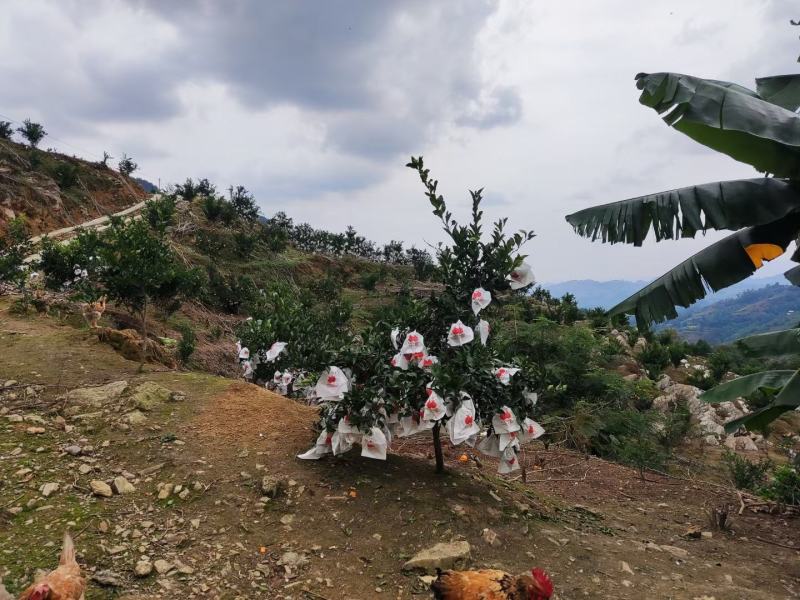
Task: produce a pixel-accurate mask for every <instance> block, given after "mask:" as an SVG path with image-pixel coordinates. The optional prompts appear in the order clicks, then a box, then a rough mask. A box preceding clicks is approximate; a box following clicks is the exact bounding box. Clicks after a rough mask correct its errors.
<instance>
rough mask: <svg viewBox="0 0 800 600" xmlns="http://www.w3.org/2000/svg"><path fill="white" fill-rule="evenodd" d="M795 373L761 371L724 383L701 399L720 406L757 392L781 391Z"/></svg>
mask: <svg viewBox="0 0 800 600" xmlns="http://www.w3.org/2000/svg"><path fill="white" fill-rule="evenodd" d="M794 373H795V372H794V371H792V370H791V369H790V370H781V371H761V372H760V373H753V374H752V375H745V376H744V377H739V378H737V379H734V380H733V381H728V382H727V383H722V384H720V385H718V386H716V387H714V388H711V389H710V390H708V391H707V392H704V393H703V394H702V395H701V396H700V399H701V400H703V401H704V402H708V403H709V404H719V403H720V402H729V401H731V400H736V399H737V398H741V397H742V396H747V395H749V394H752V393H753V392H755V391H756V390H759V389H762V388H766V389H771V390H779V389H781V388H782V387H783V386H784V385H786V382H787V381H789V379H791V377H792V375H794Z"/></svg>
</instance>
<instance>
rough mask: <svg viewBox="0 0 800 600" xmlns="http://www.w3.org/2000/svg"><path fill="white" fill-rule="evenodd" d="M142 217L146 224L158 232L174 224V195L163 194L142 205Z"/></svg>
mask: <svg viewBox="0 0 800 600" xmlns="http://www.w3.org/2000/svg"><path fill="white" fill-rule="evenodd" d="M143 213H144V218H145V220H146V221H147V224H148V225H150V227H152V228H153V229H154V230H156V231H157V232H159V233H162V234H163V233H164V232H166V230H167V227H170V226H172V225H174V224H175V196H173V195H165V196H161V198H159V199H157V200H150V201H148V202H147V203H146V204H145V205H144V211H143Z"/></svg>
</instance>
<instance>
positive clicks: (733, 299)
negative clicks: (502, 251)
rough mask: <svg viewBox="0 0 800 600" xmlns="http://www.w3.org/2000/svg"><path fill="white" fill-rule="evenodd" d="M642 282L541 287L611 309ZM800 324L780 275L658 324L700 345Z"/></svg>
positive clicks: (799, 294)
mask: <svg viewBox="0 0 800 600" xmlns="http://www.w3.org/2000/svg"><path fill="white" fill-rule="evenodd" d="M647 283H648V282H646V281H626V280H616V281H592V280H576V281H565V282H563V283H556V284H542V287H544V288H546V289H547V290H549V291H550V293H551V294H553V295H554V296H557V297H560V296H563V295H564V294H566V293H571V294H574V295H575V297H576V298H577V300H578V305H579V306H581V307H584V308H591V307H595V306H600V307H602V308H606V309H608V308H611V307H612V306H614V305H615V304H617V303H618V302H620V301H622V300H624V299H625V298H627V297H628V296H630V295H631V294H633V293H634V292H636V291H638V290H639V289H641V288H642V287H643V286H645V285H647ZM798 322H800V288H798V287H795V286H792V285H787V282H786V279H784V277H783V275H776V276H774V277H762V278H750V279H746V280H745V281H742V282H740V283H738V284H736V285H733V286H731V287H729V288H725V289H724V290H720V291H719V292H717V293H712V294H709V295H708V296H706V297H705V298H704V299H703V300H700V301H699V302H697V303H695V304H693V305H692V306H690V307H689V308H679V309H678V317H677V318H675V319H673V320H672V321H668V322H666V323H663V324H660V325H659V326H658V328H659V329H661V328H665V327H669V328H672V329H675V330H677V331H678V333H680V334H681V336H682V337H683V338H685V339H687V340H690V341H695V340H698V339H701V338H702V339H705V340H706V341H708V342H711V343H714V344H719V343H725V342H730V341H733V340H735V339H737V338H740V337H743V336H746V335H752V334H755V333H763V332H766V331H776V330H779V329H786V328H790V327H795V326H796V325H797V324H798Z"/></svg>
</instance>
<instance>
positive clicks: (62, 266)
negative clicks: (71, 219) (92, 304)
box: [39, 229, 102, 300]
mask: <svg viewBox="0 0 800 600" xmlns="http://www.w3.org/2000/svg"><path fill="white" fill-rule="evenodd" d="M101 246H102V239H101V237H100V233H99V232H97V231H96V230H93V229H89V230H87V229H79V230H78V232H77V234H76V236H75V237H74V238H73V239H72V240H70V241H69V242H67V243H66V244H59V243H58V242H54V241H53V240H51V239H50V238H48V237H45V238H44V239H42V249H41V258H40V262H39V268H40V269H41V270H42V272H43V273H44V278H45V279H44V283H45V287H47V288H49V289H51V290H60V289H62V288H64V287H71V285H72V282H73V281H74V279H75V269H77V268H80V269H86V270H87V272H88V276H89V277H88V278H89V279H90V280H94V281H96V279H97V278H96V271H97V268H98V267H99V266H100V265H101V263H100V259H99V257H98V254H99V252H100V247H101ZM95 299H96V298H87V300H95Z"/></svg>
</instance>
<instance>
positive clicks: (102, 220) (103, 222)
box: [25, 194, 160, 263]
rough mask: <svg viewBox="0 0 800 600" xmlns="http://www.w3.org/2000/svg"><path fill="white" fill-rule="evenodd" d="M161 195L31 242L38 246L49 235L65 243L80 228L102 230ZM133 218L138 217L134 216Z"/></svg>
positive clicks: (36, 256)
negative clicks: (116, 218)
mask: <svg viewBox="0 0 800 600" xmlns="http://www.w3.org/2000/svg"><path fill="white" fill-rule="evenodd" d="M159 197H160V194H152V195H151V196H150V197H149V198H148V199H147V200H143V201H141V202H138V203H136V204H134V205H133V206H129V207H128V208H125V209H123V210H121V211H119V212H116V213H114V214H113V215H104V216H102V217H97V218H95V219H91V220H89V221H86V222H84V223H80V224H79V225H73V226H71V227H63V228H61V229H56V230H55V231H50V232H48V233H44V234H41V235H37V236H34V237H32V238H31V240H30V241H31V243H32V244H33V245H34V246H36V245H38V244H39V243H41V241H42V240H43V239H44V238H45V237H49V238H50V239H54V240H59V241H60V242H61V243H64V242H66V241H68V240H69V239H71V237H73V236H71V235H70V234H73V233H75V232H76V231H77V230H79V229H97V230H99V231H102V230H103V229H105V227H106V226H107V224H108V222H109V221H110V220H111V217H126V216H128V215H135V214H136V213H138V212H140V211H141V210H142V208H143V207H144V205H145V204H146V203H147V202H149V201H150V200H153V199H157V198H159ZM133 218H137V217H136V216H134V217H133ZM40 258H41V255H40V254H39V253H38V252H37V253H34V254H31V255H29V256H26V257H25V262H26V263H30V262H33V261H36V260H39V259H40Z"/></svg>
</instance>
